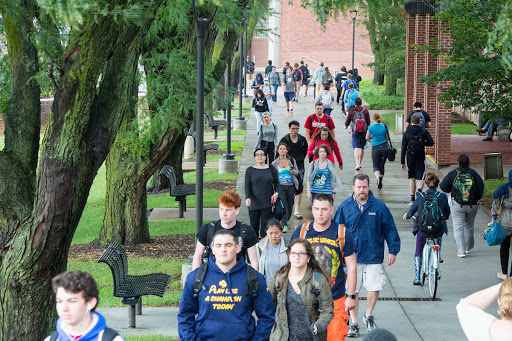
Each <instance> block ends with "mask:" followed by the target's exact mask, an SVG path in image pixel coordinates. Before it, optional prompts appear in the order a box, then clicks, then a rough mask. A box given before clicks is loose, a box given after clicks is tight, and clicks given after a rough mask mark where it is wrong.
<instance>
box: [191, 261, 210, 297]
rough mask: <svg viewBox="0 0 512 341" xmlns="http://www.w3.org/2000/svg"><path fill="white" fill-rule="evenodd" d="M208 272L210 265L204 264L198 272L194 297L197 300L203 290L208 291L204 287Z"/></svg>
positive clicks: (194, 285)
mask: <svg viewBox="0 0 512 341" xmlns="http://www.w3.org/2000/svg"><path fill="white" fill-rule="evenodd" d="M206 270H208V263H203V264H201V266H200V267H199V270H197V273H196V278H195V279H194V284H193V286H192V287H193V288H194V297H195V298H197V297H198V296H199V293H200V292H201V290H202V289H206V286H205V285H204V278H205V277H206Z"/></svg>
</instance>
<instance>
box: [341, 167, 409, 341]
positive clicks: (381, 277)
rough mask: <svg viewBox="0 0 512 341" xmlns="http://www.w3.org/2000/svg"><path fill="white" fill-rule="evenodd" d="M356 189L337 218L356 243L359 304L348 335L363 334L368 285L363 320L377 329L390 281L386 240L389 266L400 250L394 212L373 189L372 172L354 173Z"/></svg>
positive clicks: (352, 316) (352, 317)
mask: <svg viewBox="0 0 512 341" xmlns="http://www.w3.org/2000/svg"><path fill="white" fill-rule="evenodd" d="M352 189H353V191H354V193H353V195H352V196H350V197H349V198H347V199H346V200H345V201H343V202H342V203H341V205H340V207H338V210H337V211H336V215H335V216H334V221H335V222H337V223H339V224H345V227H346V228H347V230H348V231H350V233H351V234H352V237H353V238H354V242H355V244H356V250H357V251H356V261H357V284H356V300H355V301H356V306H355V309H354V310H353V313H352V314H351V315H350V317H351V320H352V324H351V326H350V329H349V333H348V336H349V337H357V336H359V325H358V322H357V318H358V316H357V314H358V310H359V291H360V290H361V286H362V285H364V287H365V288H366V291H367V305H366V314H364V315H363V320H364V322H365V323H366V328H367V329H368V332H370V331H371V330H373V329H375V328H377V326H376V324H375V321H374V318H373V309H374V308H375V304H376V303H377V299H378V298H379V292H380V291H381V290H382V289H383V288H384V285H385V284H386V275H385V273H384V268H383V266H382V263H383V261H384V240H385V241H386V243H387V244H388V256H387V264H388V266H389V265H392V264H393V263H394V262H395V260H396V255H397V254H398V252H399V251H400V236H399V235H398V231H397V229H396V225H395V221H394V220H393V216H392V215H391V212H390V211H389V209H388V208H387V206H386V205H385V204H384V203H383V202H382V201H380V200H379V199H377V198H375V197H374V196H373V193H372V192H371V191H370V178H369V177H368V175H366V174H357V175H356V176H354V179H353V181H352ZM363 274H364V276H363Z"/></svg>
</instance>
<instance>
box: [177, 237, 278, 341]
mask: <svg viewBox="0 0 512 341" xmlns="http://www.w3.org/2000/svg"><path fill="white" fill-rule="evenodd" d="M212 251H213V255H211V256H210V258H209V260H208V266H207V271H206V275H205V277H204V280H203V285H202V288H203V289H202V290H200V291H199V292H198V293H197V294H194V281H195V279H196V275H197V272H198V269H196V270H194V271H192V272H191V273H190V274H189V275H188V276H187V280H186V282H185V286H184V288H183V293H182V295H181V301H180V310H179V313H178V332H179V336H180V340H181V341H195V340H210V341H215V340H218V341H224V340H232V341H242V340H252V341H263V340H266V339H268V338H269V336H270V332H271V330H272V327H273V325H274V321H275V311H274V303H273V301H272V296H271V295H270V293H269V291H268V288H267V284H266V282H265V278H264V277H263V275H262V274H260V273H257V272H255V274H256V276H257V281H258V285H259V289H258V292H257V295H256V296H253V295H252V294H253V293H252V292H251V290H250V289H248V287H249V286H248V285H246V284H248V270H247V264H246V263H245V261H244V260H243V258H242V257H241V256H240V244H238V236H237V235H236V234H235V233H234V232H233V231H229V230H220V231H217V232H216V233H215V235H214V237H213V247H212ZM253 311H254V312H255V313H256V316H257V317H258V323H257V324H256V322H255V319H254V317H253V316H252V313H253Z"/></svg>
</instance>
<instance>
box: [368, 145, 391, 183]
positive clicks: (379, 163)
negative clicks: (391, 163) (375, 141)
mask: <svg viewBox="0 0 512 341" xmlns="http://www.w3.org/2000/svg"><path fill="white" fill-rule="evenodd" d="M388 149H389V146H388V144H387V143H383V144H379V145H376V146H372V161H373V171H374V172H377V171H379V172H380V174H381V175H384V165H385V164H386V160H387V158H388Z"/></svg>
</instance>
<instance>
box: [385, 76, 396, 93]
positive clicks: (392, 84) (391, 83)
mask: <svg viewBox="0 0 512 341" xmlns="http://www.w3.org/2000/svg"><path fill="white" fill-rule="evenodd" d="M384 85H385V91H384V94H385V95H386V96H391V95H396V77H395V76H393V75H388V76H386V81H385V82H384Z"/></svg>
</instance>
